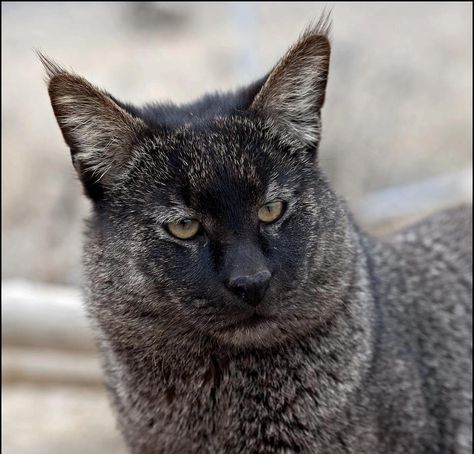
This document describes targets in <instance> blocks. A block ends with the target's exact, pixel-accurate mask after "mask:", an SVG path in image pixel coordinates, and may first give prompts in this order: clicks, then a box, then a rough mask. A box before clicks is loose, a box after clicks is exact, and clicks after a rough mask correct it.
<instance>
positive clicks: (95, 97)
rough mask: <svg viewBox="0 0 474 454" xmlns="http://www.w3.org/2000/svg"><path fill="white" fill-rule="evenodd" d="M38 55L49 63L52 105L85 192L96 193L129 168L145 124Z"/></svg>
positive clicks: (113, 101)
mask: <svg viewBox="0 0 474 454" xmlns="http://www.w3.org/2000/svg"><path fill="white" fill-rule="evenodd" d="M38 55H39V58H40V60H41V62H42V63H43V65H44V67H45V69H46V75H47V83H48V91H49V96H50V99H51V105H52V107H53V110H54V114H55V116H56V120H57V122H58V125H59V127H60V129H61V132H62V134H63V137H64V140H65V141H66V143H67V145H68V146H69V148H70V150H71V157H72V162H73V165H74V168H75V169H76V172H77V174H78V175H79V178H80V180H81V182H82V184H83V186H84V189H85V191H86V194H87V195H88V196H89V197H91V198H92V199H96V198H98V197H100V196H101V195H102V193H103V192H104V190H105V189H107V188H108V187H110V186H112V185H114V184H116V183H118V182H119V181H120V179H121V178H123V176H124V175H125V174H126V172H127V169H129V168H130V166H131V164H132V159H133V149H134V145H135V144H136V142H137V139H138V138H139V137H140V136H142V135H143V134H144V133H145V131H146V125H145V123H144V122H143V121H142V120H141V119H139V118H136V117H134V116H132V115H131V114H130V113H129V112H127V111H125V110H124V109H123V108H122V107H120V106H119V105H118V104H117V102H115V100H114V99H112V97H111V96H110V95H108V94H107V93H106V92H104V91H102V90H100V89H98V88H96V87H94V86H93V85H92V84H91V83H89V82H88V81H87V80H85V79H84V78H82V77H80V76H77V75H75V74H71V73H70V72H67V71H66V70H64V69H63V68H61V67H60V66H58V65H57V64H55V63H53V62H52V61H51V60H49V59H48V58H46V57H45V56H44V55H42V54H40V53H38Z"/></svg>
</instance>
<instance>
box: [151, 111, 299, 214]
mask: <svg viewBox="0 0 474 454" xmlns="http://www.w3.org/2000/svg"><path fill="white" fill-rule="evenodd" d="M154 152H155V153H156V154H159V155H164V156H165V157H164V158H161V159H159V160H158V162H157V167H158V169H157V170H158V171H160V173H161V175H162V177H163V178H164V184H162V185H161V186H160V189H159V191H160V193H161V194H162V195H163V196H164V197H166V199H168V200H169V203H170V204H171V205H173V206H177V205H185V206H187V207H192V208H195V209H196V210H199V211H209V210H211V211H214V212H215V213H214V214H216V215H219V213H221V212H225V211H229V210H234V209H236V208H243V209H244V208H245V207H250V206H255V205H258V204H261V203H264V202H266V201H267V200H272V199H275V198H279V197H280V198H285V197H290V195H291V194H292V192H293V190H294V188H295V176H297V174H298V172H295V169H292V168H291V165H290V163H289V162H284V160H282V158H281V156H279V153H280V151H279V150H277V149H275V148H274V146H272V144H271V142H270V141H269V140H268V138H266V137H265V133H264V131H262V129H261V128H260V129H259V127H258V125H256V124H255V123H252V122H251V121H248V120H242V119H234V120H232V119H230V120H229V119H217V120H215V121H214V123H213V124H208V125H206V127H198V128H196V127H193V126H192V125H188V126H184V127H182V128H180V129H178V130H176V131H174V132H173V134H170V136H169V137H168V138H159V139H158V140H157V142H156V143H155V150H154Z"/></svg>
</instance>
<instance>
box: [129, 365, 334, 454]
mask: <svg viewBox="0 0 474 454" xmlns="http://www.w3.org/2000/svg"><path fill="white" fill-rule="evenodd" d="M280 362H281V360H279V359H278V358H275V359H274V360H273V361H262V360H260V361H255V362H254V361H244V362H243V363H242V362H233V361H226V360H224V361H222V360H215V359H213V360H212V361H211V362H210V363H209V364H206V365H204V364H201V365H200V366H199V367H196V366H195V367H196V368H195V369H194V370H193V371H192V373H189V372H186V371H181V372H182V373H179V374H178V373H176V371H175V374H176V375H173V373H167V374H166V373H165V374H164V375H162V376H156V377H155V380H153V383H151V382H149V383H147V384H146V385H145V386H146V389H147V396H146V397H145V398H143V399H134V400H135V402H136V403H137V407H136V408H137V409H138V408H140V410H139V411H138V412H137V413H135V415H136V417H138V419H136V418H135V421H132V420H130V419H129V420H128V422H127V424H133V425H136V424H140V425H141V427H142V429H143V430H145V431H146V432H147V435H146V436H144V437H143V439H144V440H145V439H146V440H148V442H147V446H146V447H145V446H143V447H142V452H144V453H147V452H150V453H151V452H157V451H154V450H153V449H156V447H157V446H162V447H165V448H166V449H165V451H164V452H212V453H219V452H317V451H315V449H316V448H318V447H320V446H321V445H320V443H321V441H322V439H324V438H325V437H326V438H328V439H329V438H333V437H335V435H334V434H335V433H336V432H339V429H338V427H337V424H336V421H338V418H339V412H340V409H339V405H338V403H337V400H335V399H334V393H336V392H337V390H336V388H337V384H336V383H334V382H330V381H328V380H330V377H326V376H325V374H324V372H323V371H319V375H318V373H317V372H316V371H315V369H314V366H308V365H307V364H304V363H303V362H301V363H299V362H298V361H292V363H291V364H288V363H286V364H280ZM150 389H153V393H152V395H151V394H150V393H149V392H150ZM130 392H137V393H139V390H138V389H135V390H130ZM329 394H332V395H333V397H332V401H331V405H330V404H329V399H328V397H329ZM340 404H341V405H343V403H342V401H341V402H340ZM140 413H141V415H140ZM127 419H128V418H127ZM145 419H147V420H148V421H149V423H148V426H146V427H145V426H143V424H142V423H143V421H144V420H145ZM150 421H151V423H150ZM136 432H137V431H136V430H135V433H136ZM141 433H142V436H143V431H141ZM321 436H323V438H321ZM153 447H155V448H153ZM158 452H159V451H158ZM334 452H336V451H334Z"/></svg>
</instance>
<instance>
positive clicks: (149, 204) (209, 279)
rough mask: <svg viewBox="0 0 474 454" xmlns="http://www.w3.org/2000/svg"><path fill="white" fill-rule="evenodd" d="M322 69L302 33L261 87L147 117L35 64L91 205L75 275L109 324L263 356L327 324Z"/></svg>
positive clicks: (332, 211)
mask: <svg viewBox="0 0 474 454" xmlns="http://www.w3.org/2000/svg"><path fill="white" fill-rule="evenodd" d="M328 61H329V44H328V41H327V38H326V37H325V36H324V35H322V34H319V33H315V32H314V31H313V32H308V33H307V34H306V35H305V36H303V37H302V38H301V40H300V41H299V42H298V43H297V44H296V45H295V46H294V47H293V48H292V49H290V51H289V52H288V53H287V55H286V56H285V57H284V58H283V59H282V61H281V62H280V63H279V64H278V65H277V66H276V67H275V68H274V70H273V71H272V72H271V73H270V75H269V76H268V77H267V78H266V80H264V81H263V82H262V84H261V86H257V87H254V88H252V89H247V90H244V91H242V92H240V93H236V94H235V95H233V96H234V97H228V98H225V99H224V97H221V98H219V97H215V98H210V99H205V100H204V101H202V102H201V103H197V104H194V105H189V106H185V107H183V108H169V107H167V108H162V107H159V106H158V107H156V108H155V111H153V108H152V107H148V108H145V109H143V110H140V109H137V108H134V107H131V106H127V105H123V104H121V103H118V102H117V101H116V100H115V99H114V98H112V97H110V96H109V95H107V94H106V93H104V92H101V91H99V90H97V89H96V88H95V87H93V86H92V85H90V84H89V83H88V82H86V81H85V80H84V79H82V78H79V77H77V76H74V75H71V74H68V73H65V72H64V71H63V70H61V69H60V68H57V67H55V66H53V65H52V64H51V63H49V62H46V65H47V66H48V70H49V73H50V76H51V80H50V86H49V89H50V95H51V99H52V104H53V108H54V110H55V114H56V117H57V119H58V122H59V125H60V127H61V130H62V132H63V135H64V137H65V139H66V141H67V143H68V144H69V146H70V148H71V152H72V157H73V162H74V165H75V167H76V170H77V172H78V173H79V176H80V177H81V180H82V182H83V184H84V187H85V190H86V193H87V194H88V195H89V197H90V198H91V199H92V200H93V202H94V213H95V214H94V216H93V219H92V223H91V227H90V232H89V233H90V235H89V241H88V246H87V248H86V271H87V273H88V276H89V277H88V279H89V286H90V292H91V305H92V306H93V312H94V314H95V315H96V316H97V318H98V319H99V322H101V323H102V325H103V327H104V329H106V325H107V324H114V323H115V324H117V323H118V322H119V320H120V323H121V324H122V325H124V326H125V325H127V326H132V325H133V326H134V327H136V328H137V330H138V332H144V330H147V332H148V333H149V332H152V333H156V336H164V337H166V336H168V337H169V338H177V337H178V338H179V336H183V337H188V338H192V337H193V336H194V337H195V338H196V339H198V338H200V337H203V336H205V337H208V338H212V339H213V340H215V341H217V342H220V343H222V344H225V345H234V346H248V345H254V346H255V345H258V346H265V345H270V344H272V343H275V342H276V343H277V342H283V341H285V340H287V339H288V338H295V337H297V336H298V335H300V334H301V333H303V332H304V331H306V330H308V329H311V328H314V327H317V326H318V325H321V324H322V323H323V322H325V321H327V320H329V319H330V317H331V315H332V314H333V313H334V311H335V310H336V308H337V307H336V306H337V305H336V301H339V300H340V295H338V291H339V290H340V288H341V285H340V284H341V281H343V280H344V279H345V276H344V275H343V273H340V267H338V266H337V265H336V264H337V263H338V258H339V257H338V254H339V250H340V248H341V247H342V245H343V243H344V242H345V241H346V238H345V237H344V236H343V231H344V229H342V228H341V227H340V222H338V221H340V217H341V213H340V212H339V210H338V205H337V203H336V201H335V196H334V195H333V194H332V192H331V191H330V190H329V189H328V187H327V185H326V183H325V181H324V179H323V178H322V176H321V175H320V172H319V171H318V170H317V168H316V166H315V165H314V158H315V154H316V151H317V146H318V142H319V131H320V121H319V118H320V108H321V106H322V103H323V101H324V89H325V85H326V76H327V69H328ZM213 102H214V104H218V105H219V103H221V104H222V107H219V106H218V107H217V108H216V106H214V105H213ZM170 116H172V117H173V120H170ZM176 118H178V119H176ZM338 298H339V299H338ZM120 323H119V325H120Z"/></svg>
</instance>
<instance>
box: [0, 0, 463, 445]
mask: <svg viewBox="0 0 474 454" xmlns="http://www.w3.org/2000/svg"><path fill="white" fill-rule="evenodd" d="M324 6H326V9H332V18H333V29H332V37H333V38H332V43H333V54H332V61H331V70H330V77H329V85H328V94H327V97H326V105H325V107H324V111H323V124H324V126H323V140H322V143H321V148H320V162H321V165H322V167H323V168H324V169H325V171H326V172H327V174H328V175H329V177H330V179H331V180H332V182H333V185H334V187H335V189H336V190H337V191H338V192H339V193H340V194H342V195H343V196H344V197H345V198H346V200H347V201H348V203H349V206H350V207H351V208H352V209H353V211H354V212H355V214H356V217H357V218H358V220H359V221H360V223H361V224H362V225H363V226H364V227H365V228H366V229H367V230H369V231H370V232H372V233H374V234H375V235H380V234H383V233H387V232H390V231H391V230H393V229H395V228H397V227H400V226H402V225H404V224H406V223H408V222H411V221H413V220H416V219H417V218H419V217H421V216H424V215H426V214H429V213H430V212H433V211H436V210H439V209H442V208H444V207H448V206H452V205H456V204H459V203H466V202H467V203H472V172H471V167H472V154H471V150H472V127H471V123H472V4H471V3H470V2H464V3H462V2H458V3H457V2H449V3H448V2H446V3H443V2H436V3H434V2H433V3H430V2H428V3H412V2H410V3H395V2H394V3H357V2H351V3H344V2H327V3H324V4H323V3H320V2H312V3H311V2H306V3H298V2H291V3H289V2H280V3H272V2H265V3H263V2H262V3H260V2H255V3H240V2H229V3H227V2H225V3H219V2H218V3H207V2H181V3H173V2H134V3H131V2H107V3H105V2H90V3H89V2H77V3H76V2H67V3H66V2H64V3H63V2H54V3H53V2H31V3H30V2H2V95H3V98H2V99H3V102H2V129H3V134H2V245H3V249H2V388H3V399H2V424H3V431H2V448H3V449H4V450H5V451H4V452H5V453H7V454H27V453H28V454H33V453H34V454H43V453H56V452H58V453H63V452H67V453H72V454H75V453H77V454H79V453H81V454H95V453H109V452H110V453H112V452H113V453H118V454H120V453H124V452H125V448H124V446H123V443H122V441H121V439H120V436H119V434H118V431H117V429H116V427H115V422H114V419H113V416H112V412H111V410H110V409H109V406H108V402H107V398H106V395H105V392H104V388H103V385H102V378H101V371H100V368H99V362H98V358H97V355H96V353H95V350H94V343H93V337H92V334H91V332H90V330H89V327H88V323H87V320H86V319H85V316H84V313H83V310H82V306H81V299H80V291H79V286H80V276H81V264H80V261H81V231H82V220H83V219H84V218H85V217H86V216H87V213H88V210H89V205H88V202H87V200H86V199H85V198H84V197H83V196H82V195H81V194H82V192H81V188H80V185H79V183H78V181H77V179H76V177H75V175H74V171H73V168H72V166H71V161H70V157H69V151H68V149H67V148H66V146H65V144H64V143H63V140H62V137H61V134H60V131H59V128H58V127H57V125H56V121H55V119H54V117H53V113H52V109H51V107H50V104H49V99H48V96H47V90H46V87H45V84H44V80H43V79H44V75H43V70H42V67H41V65H40V63H39V62H38V59H37V58H36V56H35V54H34V49H41V50H42V51H43V52H44V53H46V54H47V55H49V56H51V57H53V58H54V59H55V60H57V61H58V62H60V63H62V64H63V65H65V66H66V67H70V68H73V69H74V70H75V71H76V72H77V73H79V74H81V75H83V76H85V77H86V78H87V79H89V80H90V81H91V82H93V83H94V84H96V85H98V86H101V87H104V88H106V89H107V90H108V91H109V92H110V93H112V94H113V95H115V96H117V97H118V98H119V99H123V100H126V101H130V102H134V103H143V102H147V101H150V100H174V101H177V102H184V101H188V100H191V99H193V98H195V97H197V96H199V95H201V94H202V93H204V92H206V91H215V90H225V89H230V88H235V87H237V86H239V85H242V84H245V83H247V82H250V81H252V80H253V79H255V78H257V77H259V76H261V75H263V74H264V73H265V72H266V71H268V70H269V69H270V68H271V67H272V65H274V64H275V63H276V62H277V60H278V58H279V57H280V56H281V55H282V54H283V53H284V52H285V51H286V49H287V48H288V47H289V46H290V45H291V44H292V43H293V42H294V41H295V39H296V38H297V37H298V35H299V33H300V32H301V31H302V30H303V29H304V27H305V26H306V25H307V24H308V22H309V21H310V20H311V19H317V18H318V17H319V15H320V13H321V11H322V10H323V8H324Z"/></svg>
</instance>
